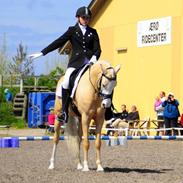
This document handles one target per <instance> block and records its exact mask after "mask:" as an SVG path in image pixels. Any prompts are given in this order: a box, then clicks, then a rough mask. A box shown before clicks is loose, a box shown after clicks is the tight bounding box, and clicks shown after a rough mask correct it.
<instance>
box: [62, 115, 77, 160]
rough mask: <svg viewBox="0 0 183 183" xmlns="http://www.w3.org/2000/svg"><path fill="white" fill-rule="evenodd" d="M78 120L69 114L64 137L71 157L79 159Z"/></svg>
mask: <svg viewBox="0 0 183 183" xmlns="http://www.w3.org/2000/svg"><path fill="white" fill-rule="evenodd" d="M78 126H79V120H78V118H77V117H73V116H69V119H68V122H67V125H66V129H65V137H66V139H67V140H66V142H67V146H68V150H69V152H71V153H72V155H73V157H75V158H76V159H78V160H80V155H79V154H80V142H81V139H80V136H79V128H78Z"/></svg>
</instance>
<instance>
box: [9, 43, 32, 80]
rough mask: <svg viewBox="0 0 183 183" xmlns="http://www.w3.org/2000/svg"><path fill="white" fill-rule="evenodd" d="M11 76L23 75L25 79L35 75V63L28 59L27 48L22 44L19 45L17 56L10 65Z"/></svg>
mask: <svg viewBox="0 0 183 183" xmlns="http://www.w3.org/2000/svg"><path fill="white" fill-rule="evenodd" d="M9 72H10V74H15V75H16V74H21V75H22V76H23V77H25V76H31V75H34V67H33V61H32V60H29V59H28V58H27V47H24V46H23V45H22V43H20V44H19V45H18V48H17V55H15V56H14V57H13V58H12V62H11V63H10V64H9Z"/></svg>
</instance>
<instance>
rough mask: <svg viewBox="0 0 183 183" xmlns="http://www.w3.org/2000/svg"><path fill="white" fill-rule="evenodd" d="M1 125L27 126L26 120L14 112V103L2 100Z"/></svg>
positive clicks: (0, 109)
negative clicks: (18, 117) (16, 115)
mask: <svg viewBox="0 0 183 183" xmlns="http://www.w3.org/2000/svg"><path fill="white" fill-rule="evenodd" d="M0 125H10V126H12V127H13V128H25V127H26V126H27V125H26V122H25V120H22V119H17V118H16V117H15V116H14V114H13V105H12V103H6V102H2V103H1V104H0Z"/></svg>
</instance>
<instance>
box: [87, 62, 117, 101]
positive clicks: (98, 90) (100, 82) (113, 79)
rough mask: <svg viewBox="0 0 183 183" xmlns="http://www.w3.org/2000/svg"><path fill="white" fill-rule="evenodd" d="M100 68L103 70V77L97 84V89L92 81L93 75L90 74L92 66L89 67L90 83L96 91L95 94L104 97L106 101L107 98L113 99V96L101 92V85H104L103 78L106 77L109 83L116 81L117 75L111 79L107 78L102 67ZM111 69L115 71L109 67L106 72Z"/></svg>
mask: <svg viewBox="0 0 183 183" xmlns="http://www.w3.org/2000/svg"><path fill="white" fill-rule="evenodd" d="M100 66H101V70H102V75H101V77H100V79H99V80H98V82H97V83H98V84H97V89H96V88H95V86H94V84H93V83H92V80H91V74H90V73H91V66H90V67H89V81H90V83H91V85H92V86H93V88H94V90H95V93H98V94H99V96H101V97H103V98H104V99H105V98H109V97H111V95H112V94H104V93H102V92H101V91H100V90H101V84H102V78H103V77H105V78H106V79H108V80H109V81H116V74H115V76H114V77H112V78H110V77H108V76H106V75H105V73H104V72H103V68H102V65H100ZM109 69H112V70H114V68H113V67H108V68H106V70H109ZM114 73H115V72H114Z"/></svg>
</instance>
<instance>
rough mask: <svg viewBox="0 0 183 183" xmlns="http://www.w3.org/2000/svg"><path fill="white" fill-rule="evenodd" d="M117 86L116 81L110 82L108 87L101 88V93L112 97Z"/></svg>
mask: <svg viewBox="0 0 183 183" xmlns="http://www.w3.org/2000/svg"><path fill="white" fill-rule="evenodd" d="M115 86H116V81H115V80H113V81H110V82H109V83H108V84H107V85H106V86H102V87H101V91H102V93H103V94H105V95H110V94H112V91H113V89H114V87H115Z"/></svg>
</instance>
